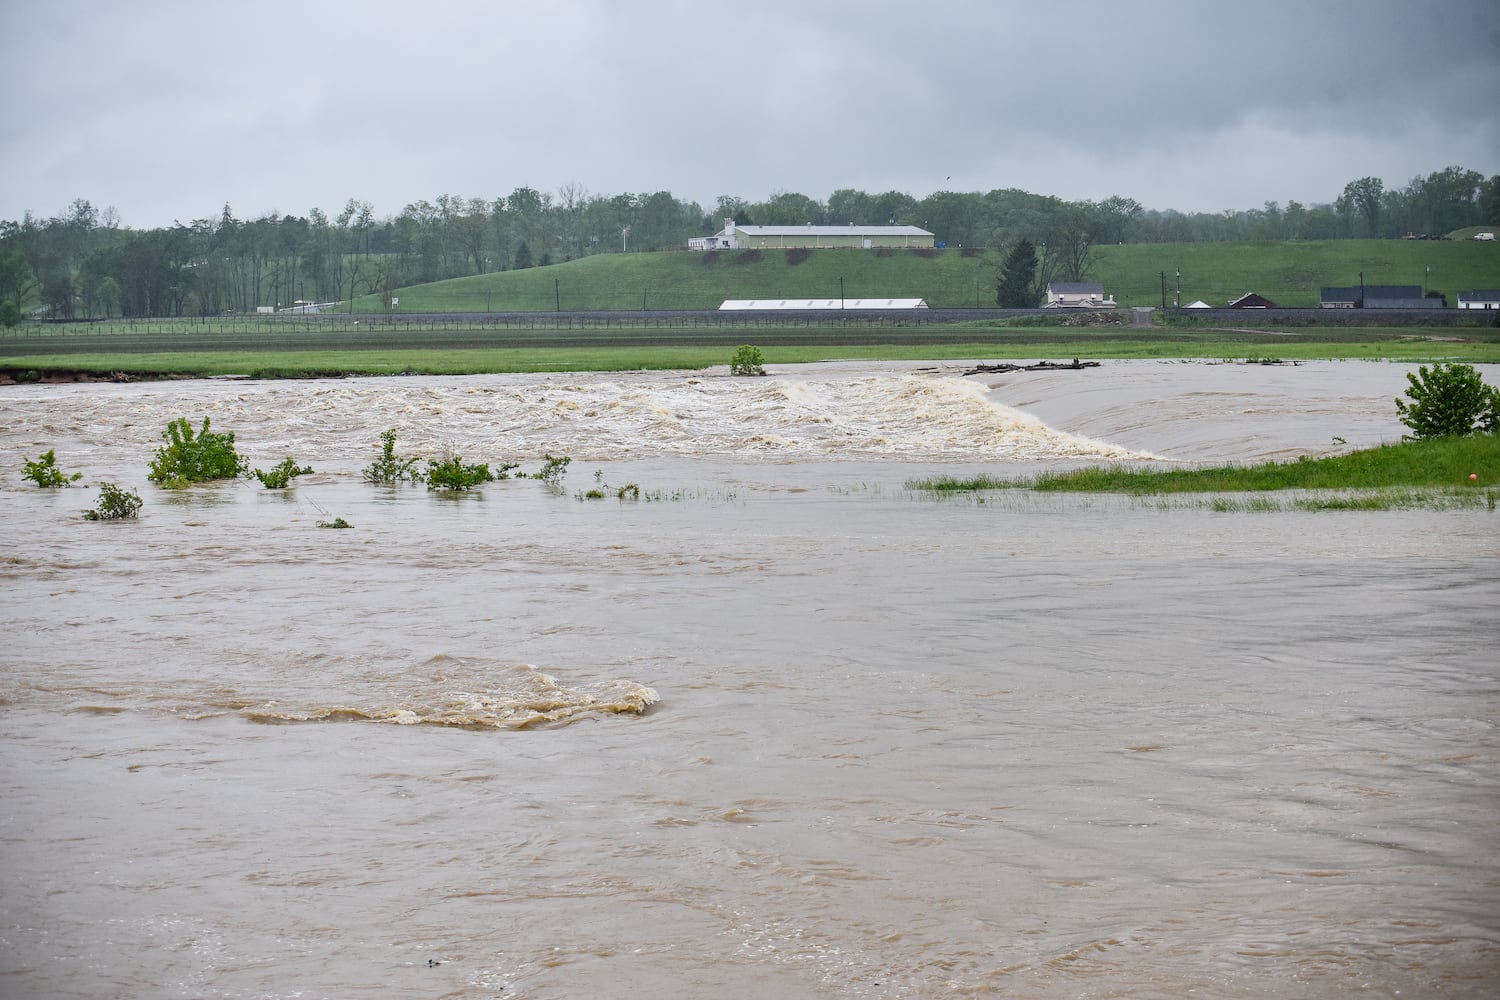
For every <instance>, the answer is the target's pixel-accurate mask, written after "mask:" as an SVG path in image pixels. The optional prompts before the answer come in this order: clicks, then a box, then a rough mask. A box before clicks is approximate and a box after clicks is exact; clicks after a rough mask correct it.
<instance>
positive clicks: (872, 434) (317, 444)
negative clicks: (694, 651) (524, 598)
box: [0, 372, 1149, 462]
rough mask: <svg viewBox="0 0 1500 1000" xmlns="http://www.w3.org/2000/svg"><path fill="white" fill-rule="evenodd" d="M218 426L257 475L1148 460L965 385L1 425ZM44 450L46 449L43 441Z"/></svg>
mask: <svg viewBox="0 0 1500 1000" xmlns="http://www.w3.org/2000/svg"><path fill="white" fill-rule="evenodd" d="M179 416H186V417H187V418H188V419H189V421H190V422H192V423H193V424H194V425H195V426H197V425H199V424H200V423H201V420H202V417H204V416H209V417H211V419H212V421H213V428H214V429H215V430H217V431H221V432H222V431H234V432H235V433H236V436H237V437H236V440H237V443H238V445H239V447H240V450H241V453H242V454H244V455H246V456H247V457H248V458H249V459H250V460H251V461H252V462H263V461H268V460H273V459H279V458H281V457H283V456H284V455H285V454H289V453H290V454H294V455H295V456H296V457H297V458H298V459H299V460H301V461H312V462H317V461H331V460H343V461H350V462H353V461H358V460H360V459H363V458H365V457H370V458H373V457H374V455H375V454H376V449H377V448H378V441H379V435H380V433H381V432H382V431H383V430H385V429H387V428H391V427H394V428H396V430H397V434H398V451H399V452H401V453H403V454H421V455H432V454H435V453H438V452H441V451H449V452H453V453H458V454H461V455H463V456H464V457H465V458H471V459H474V460H503V459H531V458H535V457H539V456H541V455H543V454H547V453H550V454H567V455H570V456H572V457H574V458H577V459H580V460H583V461H604V460H618V459H623V458H646V457H651V456H658V455H659V456H666V457H693V456H703V457H734V458H769V459H778V460H794V459H812V458H816V459H821V460H839V459H843V458H851V459H853V458H870V457H882V458H902V459H917V460H963V461H968V460H978V461H989V460H1006V461H1023V462H1024V461H1046V460H1055V459H1076V458H1084V459H1092V458H1097V459H1108V460H1124V459H1132V458H1144V457H1149V456H1147V455H1144V454H1143V453H1140V452H1133V451H1130V450H1128V449H1125V448H1119V447H1115V446H1112V445H1109V444H1105V443H1102V442H1099V441H1094V440H1091V439H1089V438H1085V437H1082V436H1079V435H1075V434H1069V433H1065V432H1062V431H1057V430H1053V429H1051V428H1049V427H1047V426H1046V425H1044V424H1043V423H1041V422H1040V421H1039V420H1037V419H1036V418H1034V417H1031V416H1029V415H1027V414H1025V413H1022V412H1021V411H1019V410H1016V409H1013V408H1011V407H1008V406H1005V405H1003V404H1000V403H997V402H995V401H993V400H991V399H988V398H986V395H985V390H984V388H983V387H982V386H979V385H975V384H972V383H969V382H966V381H964V380H963V379H961V378H958V377H954V376H936V375H916V374H902V373H878V374H867V375H857V376H854V377H838V376H837V375H835V377H822V378H820V377H778V378H768V379H731V378H724V377H717V378H715V377H691V376H685V375H684V374H683V373H680V372H676V373H642V374H629V375H572V374H570V375H567V376H477V377H454V378H431V379H420V380H417V379H394V378H388V379H368V380H358V381H354V380H350V381H341V382H326V381H320V382H313V383H307V382H281V383H267V384H255V385H246V384H244V383H238V384H225V383H218V382H207V383H192V384H184V383H172V384H163V385H154V386H126V387H115V386H109V387H101V386H87V387H79V386H58V387H46V388H45V389H44V390H43V391H41V392H32V393H28V394H25V395H22V394H10V395H6V396H0V422H3V423H9V424H12V425H17V424H21V423H23V422H24V423H32V424H33V425H37V426H42V427H45V428H46V429H47V431H48V434H47V438H48V442H49V446H50V445H51V444H55V443H56V442H57V440H58V439H59V438H61V439H64V440H67V439H72V440H73V441H76V442H79V443H81V444H83V445H85V446H86V447H92V448H97V449H112V450H113V449H129V450H130V451H132V452H136V453H140V454H143V455H146V456H148V457H149V454H150V452H151V451H152V450H154V448H155V447H156V446H157V445H158V444H159V443H160V434H161V430H162V428H164V427H165V426H166V424H167V423H168V422H169V421H171V420H173V419H175V418H176V417H179ZM39 443H40V442H39Z"/></svg>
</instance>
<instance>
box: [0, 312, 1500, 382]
mask: <svg viewBox="0 0 1500 1000" xmlns="http://www.w3.org/2000/svg"><path fill="white" fill-rule="evenodd" d="M649 332H650V331H643V333H649ZM770 332H771V331H766V330H762V331H743V330H736V331H731V332H729V333H727V334H723V335H721V336H719V337H718V338H717V341H718V342H717V343H706V344H705V343H695V344H683V345H679V346H674V345H672V344H670V343H643V344H639V345H631V346H615V345H614V344H612V343H611V342H609V341H601V342H600V343H598V344H596V345H592V346H590V345H586V344H585V345H582V346H580V345H578V344H570V345H569V346H549V345H547V344H546V343H545V341H544V340H543V341H540V342H536V343H532V344H529V345H527V346H476V347H466V348H439V347H425V348H424V347H420V346H411V345H410V344H409V343H400V344H397V345H396V346H392V347H380V348H372V347H368V346H365V347H361V346H360V341H359V340H358V339H353V335H352V334H351V341H350V344H349V346H348V347H339V348H333V349H319V350H310V349H309V350H304V349H297V348H295V347H287V346H280V347H278V348H277V349H274V350H273V349H264V348H261V349H257V347H256V340H257V338H256V337H255V336H253V335H246V334H244V333H241V332H230V333H226V334H224V335H223V342H222V348H219V347H214V348H204V347H202V346H197V347H195V348H194V349H184V350H173V349H171V347H170V344H171V340H172V337H173V336H179V337H182V338H184V339H185V342H186V338H187V336H188V335H187V334H177V335H171V334H166V335H163V334H159V333H158V334H153V335H150V337H149V342H150V343H151V344H152V345H153V347H152V349H150V350H139V351H134V350H128V349H115V350H111V351H98V352H93V351H89V350H87V347H88V346H89V343H90V341H89V339H88V338H73V339H71V340H70V341H68V343H69V344H70V346H71V345H80V346H81V347H82V348H83V349H82V350H79V351H78V352H76V353H73V352H71V351H70V352H69V353H52V354H18V353H11V354H7V353H6V352H5V341H4V340H3V339H0V374H8V375H9V376H10V377H11V378H12V379H16V380H27V379H30V378H32V377H41V376H42V375H43V374H44V373H45V374H46V375H47V376H49V377H60V376H71V375H73V374H75V373H76V374H81V375H85V376H88V377H111V376H114V375H116V374H117V373H118V374H124V375H129V376H132V377H137V378H152V377H163V376H183V377H211V376H220V375H252V376H256V377H262V378H295V377H307V376H339V375H350V374H352V375H392V374H402V373H419V374H427V375H469V374H480V373H486V372H538V371H633V370H662V369H686V370H696V369H701V368H708V367H713V366H716V365H727V364H728V363H729V359H730V357H731V356H732V355H733V353H734V350H735V348H736V347H737V346H738V345H739V344H742V343H754V344H757V345H758V346H761V348H762V351H763V352H764V354H765V358H766V363H767V364H768V365H770V366H772V367H773V370H774V366H775V365H778V364H780V365H789V364H802V363H811V362H819V361H830V360H839V359H851V360H892V361H901V360H909V361H924V360H930V361H948V362H954V363H963V364H970V363H982V362H986V361H1044V360H1048V361H1065V360H1069V359H1072V358H1089V359H1106V358H1214V359H1226V360H1281V361H1298V360H1316V359H1340V358H1345V359H1374V358H1386V359H1391V360H1401V361H1408V362H1413V363H1416V362H1421V363H1430V362H1436V361H1462V362H1466V363H1470V364H1484V363H1500V330H1491V329H1480V330H1475V331H1465V333H1466V334H1467V336H1464V337H1463V338H1459V337H1457V336H1456V331H1453V330H1447V329H1443V330H1426V329H1422V328H1405V327H1397V328H1355V329H1344V328H1319V327H1314V328H1303V329H1299V330H1296V331H1292V332H1289V333H1286V334H1278V333H1271V332H1259V333H1239V334H1236V333H1231V332H1227V331H1222V330H1213V329H1205V330H1197V329H1183V330H1152V329H1145V330H1133V329H1130V328H1127V327H1106V328H1102V329H1085V330H1073V329H1066V328H1057V327H1039V328H1024V327H1023V328H1011V327H1003V326H1000V327H993V328H986V329H979V328H976V327H975V326H973V325H964V326H950V327H945V328H943V330H942V331H940V332H938V333H936V334H934V336H933V337H932V338H921V339H919V340H917V341H915V342H906V343H901V342H890V341H881V342H876V337H875V333H876V332H879V331H874V332H871V333H870V336H869V342H860V340H861V335H860V333H859V332H858V331H853V332H851V331H848V330H842V329H841V330H838V331H837V335H838V342H835V343H828V342H827V341H828V340H830V339H833V334H831V333H830V332H829V331H828V330H824V329H819V328H813V329H808V330H795V331H794V330H779V331H776V336H777V339H778V341H780V342H778V343H775V344H768V343H766V341H765V337H764V335H768V334H769V333H770ZM756 333H760V334H762V335H763V336H761V337H757V336H756V335H755V334H756ZM141 337H142V338H143V343H145V342H146V338H147V335H145V334H142V335H141ZM644 339H646V340H649V337H646V338H644ZM202 341H203V338H202V337H201V336H198V337H196V338H195V339H194V340H193V341H192V342H193V343H194V344H197V345H201V343H202Z"/></svg>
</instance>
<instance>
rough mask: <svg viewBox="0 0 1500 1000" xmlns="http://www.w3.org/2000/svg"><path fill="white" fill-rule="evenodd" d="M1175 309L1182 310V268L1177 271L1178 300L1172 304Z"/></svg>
mask: <svg viewBox="0 0 1500 1000" xmlns="http://www.w3.org/2000/svg"><path fill="white" fill-rule="evenodd" d="M1172 305H1173V307H1174V308H1177V309H1181V308H1182V268H1180V267H1179V268H1178V269H1177V299H1176V301H1174V302H1173V303H1172Z"/></svg>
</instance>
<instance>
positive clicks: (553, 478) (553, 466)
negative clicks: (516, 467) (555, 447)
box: [531, 455, 573, 486]
mask: <svg viewBox="0 0 1500 1000" xmlns="http://www.w3.org/2000/svg"><path fill="white" fill-rule="evenodd" d="M542 458H543V459H544V462H543V464H542V467H541V469H540V470H539V471H537V472H535V473H532V476H531V478H533V479H540V480H541V481H542V482H544V483H546V484H547V485H548V486H561V485H562V478H563V475H564V474H565V473H566V472H567V471H568V463H569V462H571V461H573V460H572V459H571V458H569V457H568V456H567V455H562V456H560V457H559V456H556V455H543V456H542Z"/></svg>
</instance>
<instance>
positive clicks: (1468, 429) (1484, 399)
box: [1396, 364, 1500, 438]
mask: <svg viewBox="0 0 1500 1000" xmlns="http://www.w3.org/2000/svg"><path fill="white" fill-rule="evenodd" d="M1406 380H1407V382H1408V383H1410V384H1409V385H1408V386H1407V389H1406V395H1407V398H1409V399H1410V400H1411V402H1410V403H1407V402H1405V401H1403V400H1401V399H1399V398H1398V399H1397V400H1396V411H1397V412H1398V413H1400V414H1401V422H1402V423H1403V424H1405V425H1406V426H1408V427H1410V428H1411V429H1412V433H1411V434H1407V435H1405V436H1406V437H1407V438H1438V437H1455V436H1463V435H1465V434H1474V433H1477V432H1480V431H1486V432H1491V433H1493V432H1494V431H1496V430H1500V390H1497V389H1495V388H1494V387H1493V386H1489V385H1486V384H1485V383H1484V380H1483V379H1482V378H1480V376H1479V372H1478V371H1476V370H1475V368H1474V366H1472V365H1457V364H1438V365H1432V366H1431V367H1429V366H1427V365H1423V366H1422V367H1421V368H1418V369H1417V370H1416V371H1415V372H1408V373H1407V376H1406Z"/></svg>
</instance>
